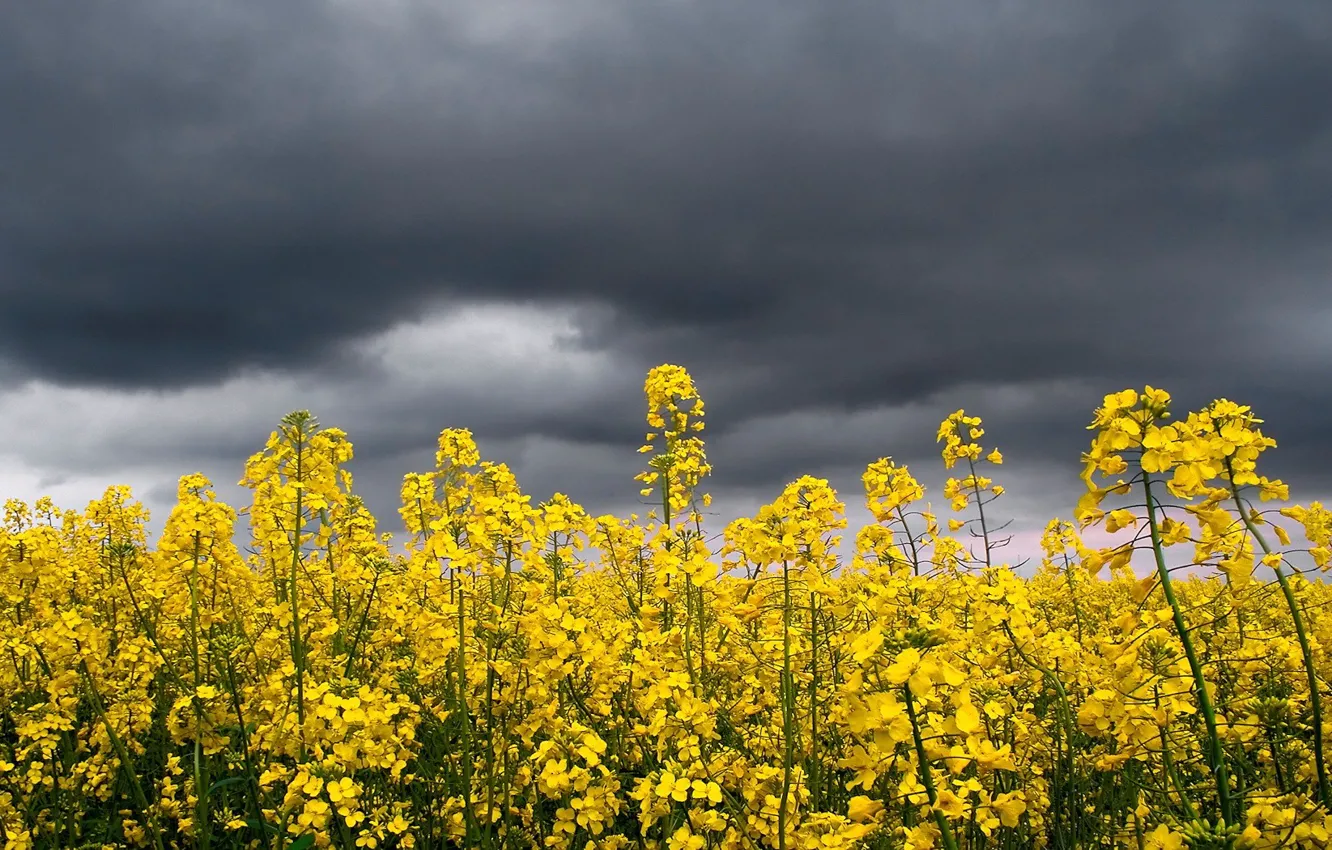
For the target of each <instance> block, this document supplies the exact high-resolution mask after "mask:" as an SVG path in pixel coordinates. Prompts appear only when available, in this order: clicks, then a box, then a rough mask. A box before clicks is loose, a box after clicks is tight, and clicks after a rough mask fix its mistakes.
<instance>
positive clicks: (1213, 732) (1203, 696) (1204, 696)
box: [1142, 472, 1235, 824]
mask: <svg viewBox="0 0 1332 850" xmlns="http://www.w3.org/2000/svg"><path fill="white" fill-rule="evenodd" d="M1142 489H1143V494H1144V496H1146V499H1147V523H1148V525H1149V527H1150V528H1151V532H1152V554H1153V555H1155V557H1156V574H1157V575H1158V576H1159V577H1160V579H1161V590H1162V591H1163V592H1164V593H1165V598H1166V602H1167V603H1169V605H1170V612H1171V616H1172V617H1173V618H1174V621H1175V631H1177V632H1178V633H1179V642H1180V643H1181V644H1183V646H1184V656H1185V657H1186V658H1187V659H1188V661H1189V670H1190V672H1192V674H1193V685H1194V690H1195V691H1196V692H1197V695H1198V708H1199V709H1200V710H1201V711H1202V716H1203V722H1204V724H1205V725H1206V726H1207V755H1208V758H1207V760H1208V762H1209V767H1211V769H1212V776H1213V778H1214V779H1215V780H1216V796H1217V803H1218V805H1219V806H1220V809H1221V817H1222V818H1224V819H1225V822H1226V823H1228V824H1232V823H1235V818H1234V812H1233V810H1232V808H1231V802H1230V777H1229V775H1228V772H1227V770H1226V755H1225V751H1224V750H1223V749H1222V748H1221V735H1220V733H1219V732H1218V731H1217V728H1216V709H1215V708H1213V707H1212V697H1211V695H1210V694H1208V692H1207V679H1206V678H1205V677H1204V676H1203V668H1202V663H1201V662H1200V661H1199V660H1198V652H1197V650H1196V649H1194V647H1193V638H1192V637H1190V636H1189V627H1188V625H1187V624H1186V623H1185V622H1184V612H1183V610H1182V609H1181V608H1180V606H1179V600H1178V599H1176V598H1175V588H1174V585H1173V584H1172V583H1171V580H1170V570H1169V569H1167V567H1166V563H1165V552H1164V551H1163V548H1162V545H1161V529H1160V528H1159V526H1158V525H1157V522H1156V507H1157V506H1156V500H1155V497H1154V496H1153V495H1152V482H1151V478H1150V476H1148V474H1147V473H1146V472H1143V474H1142Z"/></svg>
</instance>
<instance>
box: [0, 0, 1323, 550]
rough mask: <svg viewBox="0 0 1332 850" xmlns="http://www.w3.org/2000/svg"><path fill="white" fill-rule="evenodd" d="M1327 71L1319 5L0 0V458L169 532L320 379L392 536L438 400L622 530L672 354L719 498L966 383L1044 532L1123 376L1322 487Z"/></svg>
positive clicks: (57, 488) (825, 458)
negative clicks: (137, 513)
mask: <svg viewBox="0 0 1332 850" xmlns="http://www.w3.org/2000/svg"><path fill="white" fill-rule="evenodd" d="M1329 91H1332V5H1329V4H1328V3H1327V2H1326V0H1310V2H1300V0H1283V2H1281V3H1269V4H1259V3H1253V2H1247V1H1246V2H1230V0H1193V1H1192V2H1151V3H1147V2H1142V3H1138V2H1122V3H1121V2H1115V3H1109V2H1102V0H1077V2H1074V0H1050V2H1045V3H1040V2H1008V0H974V2H951V1H950V0H932V2H929V3H918V2H902V3H897V2H888V0H865V2H853V0H831V2H811V0H724V2H723V1H722V0H712V2H702V0H695V1H693V2H691V0H669V2H662V1H661V0H558V2H551V0H447V2H445V0H433V2H428V1H427V0H374V1H373V2H371V0H325V1H324V2H319V0H282V2H272V0H228V2H225V3H223V2H202V0H134V1H133V2H128V3H124V2H121V3H113V2H109V0H80V1H79V2H72V0H42V2H40V3H7V4H3V5H0V115H2V116H3V121H4V130H3V132H0V297H2V298H3V302H2V305H0V489H2V490H3V492H4V495H7V496H19V497H24V498H33V497H35V496H37V495H40V494H42V493H50V494H52V495H54V496H55V497H56V498H57V499H58V501H60V502H62V503H64V504H65V505H66V506H70V507H82V506H83V505H84V504H85V503H86V501H87V499H89V498H91V497H93V496H95V495H97V494H98V493H100V491H101V489H102V487H103V486H105V485H106V484H109V483H119V482H125V483H131V484H133V485H134V486H135V487H136V490H137V492H138V494H139V495H140V497H141V498H142V499H144V501H146V502H147V503H148V504H149V506H150V507H152V508H154V509H155V510H156V511H157V512H158V519H159V521H160V519H161V518H163V517H164V516H165V512H166V509H167V508H168V507H169V505H170V502H171V499H172V497H173V495H174V488H175V480H176V478H177V476H179V475H180V474H183V473H186V472H190V471H194V470H200V471H203V472H205V473H206V474H208V475H210V476H212V477H214V478H215V479H216V480H217V481H218V483H219V485H221V488H220V489H221V490H222V492H223V494H224V495H226V496H228V497H229V498H239V497H240V495H241V493H240V491H239V489H237V488H235V487H233V486H232V485H233V484H234V482H235V481H236V480H238V479H239V477H240V475H241V468H242V464H243V461H244V459H245V457H246V456H248V455H249V454H250V453H251V452H253V451H255V450H257V449H258V448H260V447H261V446H262V444H263V441H264V439H265V437H266V436H267V434H268V432H269V431H270V430H272V428H273V427H274V425H275V423H276V421H277V419H278V418H279V417H280V416H282V414H284V413H286V412H287V411H289V410H292V409H296V408H309V409H312V410H313V411H315V413H316V414H317V415H318V416H319V417H320V419H321V421H323V422H324V423H325V424H327V425H336V426H339V427H341V428H344V429H345V430H347V431H348V432H349V433H350V435H351V438H352V440H353V441H354V442H355V444H356V450H357V455H358V458H357V460H356V462H355V465H354V467H353V469H354V472H355V474H356V476H357V485H358V489H360V490H361V491H362V492H363V493H364V495H366V496H367V498H368V499H369V501H370V504H371V506H372V507H373V508H375V509H376V510H377V512H379V513H380V514H381V515H382V519H383V521H384V525H385V527H386V528H387V529H389V530H396V529H397V517H396V513H395V510H396V498H397V490H398V487H399V484H400V482H401V477H402V475H403V473H405V472H409V471H417V470H424V469H427V468H429V467H430V465H431V463H432V457H433V449H434V439H435V436H436V435H437V434H438V432H439V430H440V429H442V428H444V427H453V426H456V427H469V428H472V429H473V430H474V431H475V432H476V434H477V436H478V438H479V441H480V443H481V447H482V450H483V452H484V453H485V454H486V456H488V457H490V458H492V459H495V460H501V461H504V462H507V463H509V464H510V465H511V466H512V467H514V469H515V471H516V472H517V474H518V476H519V480H520V481H521V482H522V483H523V485H524V487H525V489H526V490H527V491H528V492H530V493H532V494H533V496H534V497H535V499H536V500H538V501H539V500H541V499H543V498H546V497H548V496H549V495H550V494H551V493H552V492H553V491H555V490H561V491H563V492H567V493H569V494H570V495H571V496H573V497H574V498H575V499H577V500H579V501H581V502H583V503H584V504H585V505H586V506H587V507H588V508H589V509H590V510H593V511H596V512H601V511H614V512H617V513H627V512H628V511H629V510H633V509H636V508H639V506H638V498H637V486H638V485H637V483H636V482H634V481H633V480H632V476H633V475H634V473H635V472H637V471H638V470H639V469H640V463H641V461H642V458H641V457H640V456H639V455H637V454H635V451H634V450H635V448H636V447H637V446H638V445H639V444H640V442H641V438H642V436H643V431H644V427H643V424H642V420H643V413H644V410H643V408H644V401H643V395H642V381H643V377H644V375H645V373H646V371H647V370H648V369H649V368H650V367H651V366H653V365H655V364H658V363H662V362H672V363H679V364H681V365H684V366H686V367H687V368H688V369H689V370H690V371H691V372H692V373H693V375H694V377H695V380H696V381H697V383H698V385H699V387H700V389H701V391H702V393H703V395H704V397H705V398H706V400H707V403H708V411H709V429H708V432H707V437H708V439H709V452H710V457H711V460H712V462H713V464H714V467H715V474H714V479H713V480H712V481H711V483H710V486H709V489H710V490H711V492H712V493H713V494H714V495H715V497H716V499H717V510H718V520H719V522H720V521H724V520H727V519H730V518H732V517H734V516H737V515H740V514H749V513H752V512H753V511H754V510H755V509H756V508H757V506H758V505H759V504H761V503H762V502H765V501H769V500H771V499H772V498H773V497H774V496H775V495H776V494H777V493H779V492H780V489H781V487H782V486H783V484H785V483H786V482H788V481H790V480H792V479H794V478H795V477H797V476H798V475H800V474H803V473H812V474H816V475H820V476H823V477H828V478H830V479H832V482H833V484H834V485H835V486H837V487H838V489H839V490H841V491H842V493H843V496H844V498H846V500H847V501H848V502H849V503H851V505H852V507H853V508H857V507H859V506H860V505H861V502H862V501H863V496H862V492H861V489H860V482H859V474H860V472H861V471H862V470H863V469H864V466H865V464H866V463H868V462H869V461H871V460H873V459H875V458H877V457H880V456H883V455H892V456H894V457H895V458H897V459H898V460H899V461H901V462H906V463H909V464H910V465H911V466H912V468H913V470H918V472H919V474H920V476H921V477H922V478H923V479H924V480H926V482H927V483H929V484H931V485H937V484H938V483H939V482H940V481H941V479H942V476H943V473H942V471H941V469H940V466H941V464H940V463H939V462H938V455H937V453H936V446H935V445H934V432H935V429H936V427H937V424H938V421H939V420H940V419H941V418H942V417H943V416H945V415H946V414H948V413H949V412H951V411H953V410H955V409H957V408H958V407H965V408H966V409H967V410H968V412H970V413H975V414H978V415H980V416H983V417H985V419H986V423H987V428H988V432H989V433H988V435H987V436H988V437H989V438H992V439H993V441H994V442H995V443H997V444H998V445H999V446H1000V447H1001V448H1002V449H1003V450H1004V451H1005V454H1006V456H1007V458H1008V462H1007V463H1006V464H1005V468H1004V470H1003V473H1002V475H1003V477H1002V479H1001V480H1002V481H1004V482H1005V483H1006V484H1008V485H1009V487H1010V493H1009V495H1008V496H1006V497H1005V503H1004V510H1002V511H1000V513H1001V515H1003V516H1009V517H1013V518H1014V519H1015V524H1014V528H1016V529H1018V530H1019V531H1022V532H1024V533H1025V534H1027V535H1028V538H1027V539H1028V540H1030V534H1032V533H1034V532H1035V531H1037V530H1039V528H1040V526H1042V525H1043V524H1044V522H1045V520H1047V519H1048V518H1049V517H1051V516H1053V515H1055V514H1064V515H1068V514H1069V513H1070V512H1071V508H1072V505H1073V502H1074V500H1075V499H1076V497H1077V495H1078V494H1079V493H1080V488H1081V483H1080V482H1079V481H1078V478H1077V472H1078V469H1079V465H1078V454H1079V452H1080V451H1082V450H1083V449H1085V447H1086V445H1087V440H1088V436H1089V435H1088V433H1087V432H1086V431H1085V430H1084V428H1085V425H1086V424H1087V422H1088V421H1089V420H1090V417H1091V412H1092V409H1093V408H1094V407H1095V406H1096V405H1097V404H1098V403H1099V401H1100V399H1101V397H1102V396H1103V395H1104V394H1105V393H1107V392H1111V391H1114V390H1118V389H1121V388H1123V387H1125V386H1135V387H1140V386H1142V385H1143V384H1145V383H1150V384H1153V385H1155V386H1161V387H1164V388H1166V389H1168V390H1170V391H1171V392H1172V393H1173V394H1174V395H1175V396H1176V398H1177V399H1178V402H1179V408H1180V410H1181V411H1183V410H1185V409H1187V408H1189V407H1194V406H1198V405H1201V404H1203V403H1205V402H1206V401H1208V400H1209V399H1211V398H1213V397H1215V396H1226V397H1229V398H1232V399H1234V400H1237V401H1241V402H1245V403H1250V404H1253V405H1254V406H1255V407H1256V408H1257V410H1258V413H1259V415H1260V416H1264V417H1265V418H1266V419H1267V420H1268V423H1267V431H1268V432H1269V433H1270V434H1271V435H1272V436H1274V437H1276V438H1277V440H1278V441H1279V443H1280V448H1278V449H1276V450H1274V451H1273V452H1272V453H1271V455H1270V461H1268V466H1267V471H1268V472H1269V474H1272V475H1277V476H1280V477H1283V478H1286V479H1287V480H1289V481H1290V482H1291V483H1292V487H1293V491H1294V495H1295V496H1296V498H1310V497H1319V496H1326V495H1327V494H1329V493H1332V449H1329V448H1328V445H1329V442H1328V441H1329V439H1332V280H1330V279H1329V274H1330V272H1332V238H1330V237H1332V106H1330V105H1329V103H1330V101H1332V97H1330V96H1329ZM932 495H933V498H934V500H935V504H936V506H937V507H943V501H944V500H943V499H942V498H941V496H940V495H939V493H938V489H937V486H935V487H932ZM639 509H641V508H639ZM863 516H864V514H863V511H855V512H853V518H859V517H863ZM718 527H720V526H718Z"/></svg>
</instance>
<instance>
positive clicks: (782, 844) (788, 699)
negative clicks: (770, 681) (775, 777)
mask: <svg viewBox="0 0 1332 850" xmlns="http://www.w3.org/2000/svg"><path fill="white" fill-rule="evenodd" d="M781 690H782V693H781V696H782V748H783V749H782V798H781V808H780V809H778V810H777V847H778V850H786V804H787V801H788V800H789V799H790V798H791V771H792V768H793V767H794V764H795V734H794V732H795V730H794V729H793V728H792V727H793V726H795V705H794V703H795V678H794V676H793V675H792V673H791V566H790V563H789V562H788V561H782V689H781Z"/></svg>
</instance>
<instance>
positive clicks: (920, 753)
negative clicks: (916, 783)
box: [902, 685, 957, 850]
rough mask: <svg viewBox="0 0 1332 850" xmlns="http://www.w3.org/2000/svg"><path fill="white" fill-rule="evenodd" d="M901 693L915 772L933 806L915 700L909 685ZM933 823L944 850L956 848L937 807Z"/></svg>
mask: <svg viewBox="0 0 1332 850" xmlns="http://www.w3.org/2000/svg"><path fill="white" fill-rule="evenodd" d="M902 693H903V695H904V696H905V698H906V710H907V718H908V719H909V720H910V721H911V739H912V741H913V742H914V743H915V745H916V762H917V763H918V770H917V772H918V773H919V774H920V784H921V785H924V786H925V796H926V798H928V799H929V801H930V806H931V807H934V806H936V805H938V803H939V794H938V792H937V791H935V790H934V774H933V772H931V770H930V760H929V757H927V756H926V755H925V740H924V739H923V738H921V736H920V721H919V720H918V719H917V718H916V700H915V697H913V696H912V694H911V686H910V685H903V686H902ZM934 824H935V826H937V827H939V836H940V838H941V839H942V840H943V845H944V850H957V839H956V838H954V837H953V826H952V824H950V823H949V822H948V818H947V817H945V816H944V813H943V812H941V811H939V810H938V809H937V808H936V809H934Z"/></svg>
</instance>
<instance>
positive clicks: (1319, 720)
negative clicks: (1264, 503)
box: [1226, 458, 1332, 808]
mask: <svg viewBox="0 0 1332 850" xmlns="http://www.w3.org/2000/svg"><path fill="white" fill-rule="evenodd" d="M1226 471H1227V472H1230V473H1231V474H1230V476H1229V481H1230V494H1231V495H1232V496H1233V497H1234V498H1235V509H1236V510H1237V511H1239V515H1240V519H1241V520H1242V521H1243V522H1244V527H1245V528H1247V529H1248V530H1249V533H1250V534H1252V535H1253V539H1254V540H1257V541H1258V545H1259V546H1260V547H1262V550H1263V554H1265V555H1271V554H1272V548H1271V547H1270V546H1268V545H1267V539H1266V538H1264V537H1263V535H1262V534H1261V533H1260V532H1259V531H1258V527H1257V526H1256V525H1255V524H1254V522H1253V520H1252V519H1251V518H1250V517H1249V515H1248V513H1246V512H1245V510H1244V505H1243V503H1242V502H1241V501H1240V495H1239V488H1238V487H1237V486H1236V485H1235V477H1234V470H1233V468H1232V466H1231V461H1230V458H1226ZM1273 569H1274V570H1275V571H1276V577H1277V582H1278V583H1279V584H1280V585H1281V593H1282V595H1283V596H1285V597H1286V606H1287V607H1288V608H1290V617H1291V619H1292V620H1294V621H1295V635H1296V636H1297V637H1298V638H1299V642H1300V653H1301V655H1303V657H1304V675H1305V678H1306V679H1307V680H1308V685H1309V707H1310V708H1311V709H1312V710H1313V734H1314V747H1313V750H1314V766H1315V768H1316V770H1317V773H1318V802H1320V803H1322V804H1323V807H1324V808H1328V807H1329V806H1330V805H1332V791H1329V785H1328V779H1327V764H1326V762H1325V756H1324V754H1323V707H1322V699H1321V697H1320V696H1319V694H1318V672H1317V670H1316V668H1315V667H1314V659H1313V649H1312V648H1311V647H1310V645H1309V633H1308V630H1307V629H1306V628H1305V627H1304V615H1303V614H1302V613H1301V612H1300V605H1299V602H1298V600H1296V599H1295V590H1294V589H1293V588H1292V587H1291V586H1290V579H1289V578H1287V576H1286V571H1285V570H1283V569H1282V568H1281V565H1280V564H1277V565H1276V566H1274V567H1273Z"/></svg>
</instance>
